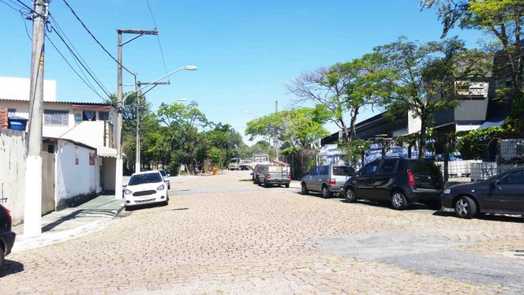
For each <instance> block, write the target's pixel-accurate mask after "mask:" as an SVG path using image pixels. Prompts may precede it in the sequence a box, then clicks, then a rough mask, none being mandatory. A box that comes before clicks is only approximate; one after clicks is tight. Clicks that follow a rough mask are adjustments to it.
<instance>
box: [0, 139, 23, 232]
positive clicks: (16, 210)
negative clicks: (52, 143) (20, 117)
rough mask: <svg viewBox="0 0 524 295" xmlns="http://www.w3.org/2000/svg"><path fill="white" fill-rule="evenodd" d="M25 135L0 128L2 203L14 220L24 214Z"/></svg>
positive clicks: (0, 188)
mask: <svg viewBox="0 0 524 295" xmlns="http://www.w3.org/2000/svg"><path fill="white" fill-rule="evenodd" d="M25 153H26V142H25V135H24V134H23V133H21V132H15V131H10V130H0V203H1V204H2V205H4V206H6V207H7V208H8V209H9V210H11V215H12V217H13V222H14V223H15V224H17V223H20V222H21V221H22V219H23V216H24V184H25V183H24V179H25Z"/></svg>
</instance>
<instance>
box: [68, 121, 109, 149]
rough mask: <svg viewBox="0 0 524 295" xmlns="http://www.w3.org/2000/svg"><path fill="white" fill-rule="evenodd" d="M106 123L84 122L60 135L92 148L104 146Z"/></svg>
mask: <svg viewBox="0 0 524 295" xmlns="http://www.w3.org/2000/svg"><path fill="white" fill-rule="evenodd" d="M104 124H105V122H104V121H83V122H80V124H77V125H76V126H75V127H74V128H70V129H69V130H68V131H67V132H64V133H62V134H61V135H60V137H61V138H66V139H71V140H73V141H76V142H81V143H83V144H87V145H89V146H92V147H103V146H104Z"/></svg>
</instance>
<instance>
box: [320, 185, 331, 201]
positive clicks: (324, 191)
mask: <svg viewBox="0 0 524 295" xmlns="http://www.w3.org/2000/svg"><path fill="white" fill-rule="evenodd" d="M320 193H321V194H322V198H324V199H327V198H330V197H331V192H330V191H329V189H328V188H327V186H323V187H322V190H321V191H320Z"/></svg>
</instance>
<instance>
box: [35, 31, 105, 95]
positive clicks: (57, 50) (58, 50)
mask: <svg viewBox="0 0 524 295" xmlns="http://www.w3.org/2000/svg"><path fill="white" fill-rule="evenodd" d="M45 37H46V39H47V41H49V43H51V45H52V46H53V47H54V48H55V50H56V52H58V54H59V55H60V57H62V59H63V60H64V62H65V63H66V64H67V65H68V66H69V68H71V70H72V71H73V73H75V75H76V76H77V77H78V78H79V79H80V80H81V81H82V82H83V83H84V84H85V85H86V86H87V87H88V88H89V89H91V91H93V93H95V94H96V95H97V96H98V97H100V98H102V99H103V98H104V97H103V96H102V95H100V93H99V92H98V91H96V89H95V87H94V86H93V85H92V84H91V83H89V82H88V81H87V80H86V79H85V77H82V75H81V74H80V73H79V72H78V71H77V70H76V69H75V68H74V67H73V65H72V64H71V63H70V62H69V60H68V59H67V58H66V57H65V55H64V54H63V53H62V51H60V49H58V46H56V44H55V43H54V42H53V40H52V39H51V38H49V36H48V35H47V34H46V35H45Z"/></svg>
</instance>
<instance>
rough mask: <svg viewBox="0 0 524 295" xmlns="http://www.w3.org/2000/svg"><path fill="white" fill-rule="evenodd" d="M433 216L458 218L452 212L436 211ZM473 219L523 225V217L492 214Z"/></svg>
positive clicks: (480, 215)
mask: <svg viewBox="0 0 524 295" xmlns="http://www.w3.org/2000/svg"><path fill="white" fill-rule="evenodd" d="M433 215H434V216H440V217H447V218H450V217H451V218H458V217H457V215H455V213H453V212H443V211H437V212H435V213H433ZM475 219H479V220H485V221H498V222H512V223H524V216H520V217H519V216H516V215H514V216H511V215H493V214H479V215H478V216H476V217H475Z"/></svg>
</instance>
